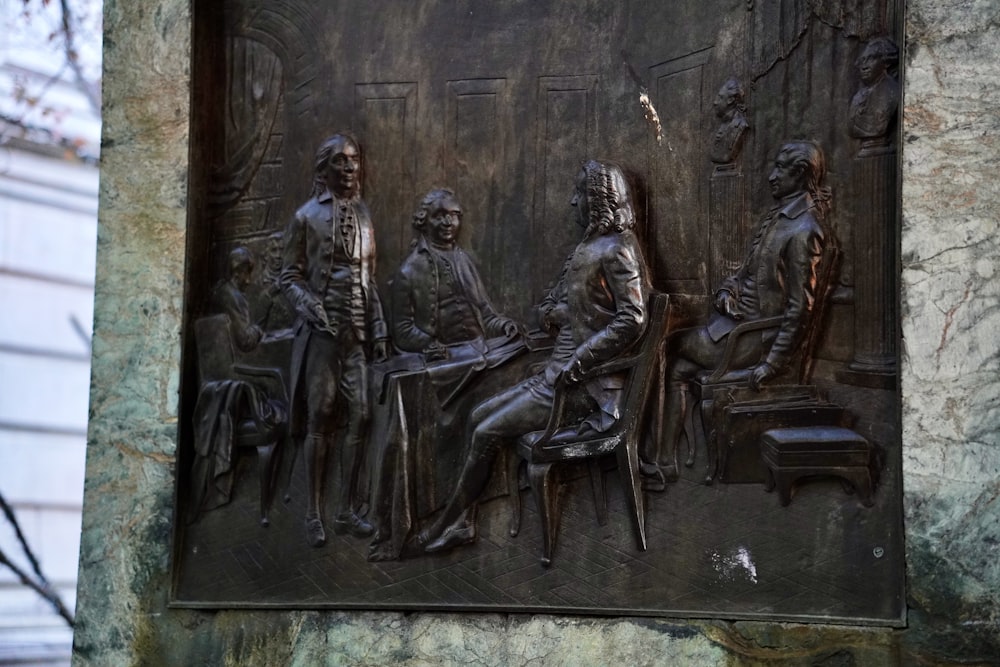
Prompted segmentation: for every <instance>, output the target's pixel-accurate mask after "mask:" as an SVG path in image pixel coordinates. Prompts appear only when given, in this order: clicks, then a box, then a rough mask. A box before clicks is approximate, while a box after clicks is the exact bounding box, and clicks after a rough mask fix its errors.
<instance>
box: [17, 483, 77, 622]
mask: <svg viewBox="0 0 1000 667" xmlns="http://www.w3.org/2000/svg"><path fill="white" fill-rule="evenodd" d="M0 509H2V511H3V514H4V516H5V517H7V521H9V522H10V524H11V525H12V526H13V527H14V534H15V535H17V541H18V542H20V544H21V549H22V550H23V551H24V555H25V556H27V558H28V562H29V563H31V569H32V570H34V572H35V576H36V577H37V578H38V581H35V580H34V579H32V578H31V577H30V576H29V575H28V573H27V572H25V571H24V570H22V569H21V568H20V567H18V566H17V564H16V563H14V562H13V561H12V560H10V558H8V557H7V554H5V553H4V552H3V549H0V565H6V566H7V567H9V568H10V569H11V570H12V571H13V572H14V574H16V575H17V577H18V579H20V580H21V583H22V584H24V585H25V586H28V587H29V588H31V589H32V590H33V591H35V592H36V593H38V594H39V595H41V596H42V597H43V598H45V599H46V600H47V601H48V602H49V604H51V605H52V606H53V607H54V608H55V610H56V613H57V614H59V615H60V616H62V617H63V619H65V621H66V623H68V624H69V627H71V628H72V627H73V625H74V624H75V622H76V621H75V620H74V618H73V613H72V612H71V611H70V610H69V609H67V607H66V605H65V604H64V603H63V601H62V598H61V597H59V593H57V592H56V590H55V589H54V588H53V587H52V584H50V583H49V580H48V579H46V578H45V575H44V574H42V566H41V565H40V564H39V563H38V559H37V558H36V557H35V554H34V552H33V551H32V550H31V547H30V546H28V540H27V538H25V537H24V533H23V532H21V524H20V523H18V521H17V516H16V515H15V514H14V510H13V509H12V508H11V506H10V505H8V504H7V500H6V499H5V498H4V497H3V494H0Z"/></svg>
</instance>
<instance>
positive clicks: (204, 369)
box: [194, 315, 236, 384]
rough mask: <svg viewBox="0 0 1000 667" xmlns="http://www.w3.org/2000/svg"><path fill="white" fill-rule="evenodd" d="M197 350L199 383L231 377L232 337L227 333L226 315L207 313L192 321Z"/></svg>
mask: <svg viewBox="0 0 1000 667" xmlns="http://www.w3.org/2000/svg"><path fill="white" fill-rule="evenodd" d="M194 339H195V346H196V348H197V350H198V377H199V378H200V380H201V383H202V384H204V383H206V382H218V381H220V380H232V379H233V364H234V363H235V361H236V356H235V353H234V352H233V339H232V337H231V336H230V334H229V316H228V315H209V316H208V317H202V318H200V319H198V320H197V321H195V323H194Z"/></svg>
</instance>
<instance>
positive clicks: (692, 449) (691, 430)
mask: <svg viewBox="0 0 1000 667" xmlns="http://www.w3.org/2000/svg"><path fill="white" fill-rule="evenodd" d="M681 397H682V398H681V405H682V406H683V408H682V409H683V410H684V439H685V440H686V441H687V450H688V453H687V459H685V461H684V465H685V467H688V468H690V467H692V466H693V465H694V461H695V456H696V453H697V450H698V436H697V435H696V434H695V422H696V419H695V415H694V413H695V411H696V410H697V406H696V405H695V404H694V400H693V397H692V395H691V390H690V389H689V388H688V387H687V386H686V385H685V386H684V388H683V389H681Z"/></svg>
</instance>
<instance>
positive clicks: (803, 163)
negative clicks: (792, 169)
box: [778, 141, 833, 219]
mask: <svg viewBox="0 0 1000 667" xmlns="http://www.w3.org/2000/svg"><path fill="white" fill-rule="evenodd" d="M778 155H779V156H781V155H787V156H789V157H790V158H791V159H792V164H794V165H795V166H796V167H798V168H799V169H801V170H802V175H803V181H804V187H805V189H806V191H807V192H808V193H809V194H810V196H812V199H813V203H814V204H815V205H816V209H817V211H818V212H819V214H820V217H821V218H823V219H825V218H826V217H827V216H828V215H829V214H830V209H831V208H832V206H833V194H832V192H831V190H830V188H828V187H826V186H825V185H824V184H823V182H824V180H826V157H825V156H824V155H823V149H822V148H820V147H819V144H818V143H817V142H815V141H790V142H788V143H786V144H785V145H783V146H782V147H781V149H780V150H779V151H778Z"/></svg>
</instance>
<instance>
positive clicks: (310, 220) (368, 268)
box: [280, 190, 388, 417]
mask: <svg viewBox="0 0 1000 667" xmlns="http://www.w3.org/2000/svg"><path fill="white" fill-rule="evenodd" d="M333 204H334V197H333V196H332V195H331V194H330V192H329V191H328V190H327V191H325V192H323V193H322V194H320V195H319V196H317V197H313V198H312V199H310V200H309V201H307V202H306V203H305V204H304V205H303V206H302V207H301V208H300V209H299V210H298V211H296V213H295V217H294V218H293V219H292V221H291V222H290V223H289V224H288V228H287V229H286V230H285V236H284V238H285V251H284V259H283V265H282V270H281V278H280V280H281V285H282V288H283V289H284V291H285V295H286V296H287V298H288V300H289V302H290V303H291V304H292V306H293V307H294V308H295V309H296V310H297V311H301V310H303V309H310V308H313V307H315V306H316V305H322V303H323V295H324V294H325V293H326V291H327V287H328V285H329V283H330V280H331V277H332V274H333V273H334V272H333V271H332V270H331V268H332V265H333V257H334V243H335V242H336V240H337V238H336V233H335V231H336V230H335V229H334V223H333ZM349 205H350V206H352V207H353V210H354V212H355V217H356V220H357V234H358V240H359V242H360V253H359V254H360V260H361V261H360V264H361V267H360V268H361V270H360V283H361V285H360V286H361V295H362V298H363V299H364V301H365V304H364V305H365V313H366V323H365V324H366V331H364V332H363V334H364V335H363V338H364V339H365V340H369V341H377V340H384V339H386V338H387V337H388V331H387V328H386V324H385V317H384V316H383V313H382V299H381V297H380V296H379V291H378V286H377V285H376V284H375V229H374V227H373V226H372V221H371V213H370V212H369V210H368V206H367V205H366V204H365V202H364V201H363V200H362V199H360V198H354V199H352V200H350V202H349ZM331 324H332V325H337V326H349V325H350V324H349V323H347V322H335V323H334V322H332V323H331ZM312 331H313V329H312V326H311V325H310V324H309V323H308V322H306V320H305V319H304V318H303V317H302V316H301V315H299V316H298V319H297V322H296V324H295V341H294V343H293V344H292V364H291V397H290V398H291V401H292V405H293V408H295V407H298V406H299V402H300V401H299V400H298V399H299V398H300V397H299V396H298V391H297V389H298V386H299V382H300V380H301V375H302V373H303V370H304V369H303V366H304V361H305V352H306V348H307V347H308V345H309V338H310V336H311V335H312ZM296 412H298V411H296ZM298 416H299V415H296V417H298Z"/></svg>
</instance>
